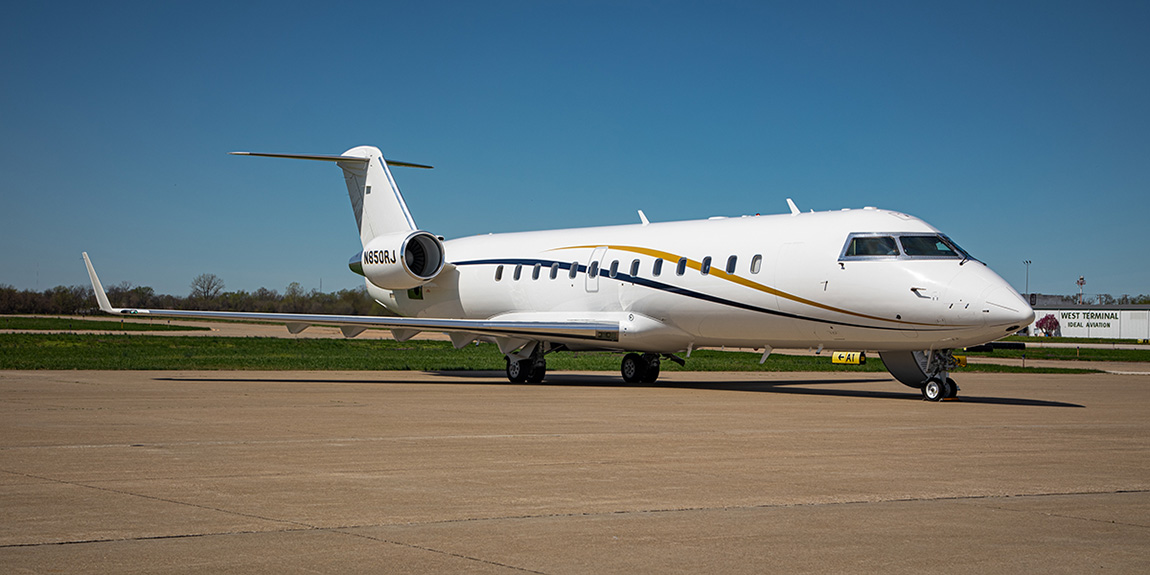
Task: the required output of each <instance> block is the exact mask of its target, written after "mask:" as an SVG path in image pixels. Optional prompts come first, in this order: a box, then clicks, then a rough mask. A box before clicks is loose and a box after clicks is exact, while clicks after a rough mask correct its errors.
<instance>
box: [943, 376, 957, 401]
mask: <svg viewBox="0 0 1150 575" xmlns="http://www.w3.org/2000/svg"><path fill="white" fill-rule="evenodd" d="M946 397H948V398H954V397H958V384H957V383H955V382H954V380H953V379H951V378H949V377H948V378H946Z"/></svg>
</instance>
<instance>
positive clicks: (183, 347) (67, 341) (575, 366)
mask: <svg viewBox="0 0 1150 575" xmlns="http://www.w3.org/2000/svg"><path fill="white" fill-rule="evenodd" d="M619 359H620V356H619V354H610V353H580V354H574V353H556V354H552V355H549V356H548V357H547V368H548V370H549V371H618V370H619ZM662 368H663V370H665V371H820V372H826V371H846V372H852V371H853V372H885V371H886V369H885V367H884V366H883V364H882V361H881V360H879V359H878V358H873V359H868V361H867V363H866V365H862V366H849V365H836V364H832V363H831V362H830V357H828V356H822V357H812V356H788V355H782V354H774V355H772V356H771V357H770V359H768V360H767V362H766V363H765V364H763V365H759V354H757V353H747V352H736V351H717V350H699V351H696V352H694V353H693V354H691V357H690V359H688V360H687V366H686V367H685V368H684V367H680V366H679V365H677V364H675V363H673V362H670V361H663V363H662ZM0 369H125V370H142V369H147V370H171V369H193V370H216V369H238V370H369V371H389V370H418V371H456V370H461V371H468V370H474V371H502V370H503V369H504V360H503V356H502V354H500V353H499V350H498V349H497V348H496V347H495V346H494V345H492V344H479V345H469V346H467V347H465V348H463V349H461V350H456V349H454V348H453V347H452V346H451V344H449V343H448V342H442V341H423V340H412V341H406V342H398V341H394V340H354V339H351V340H339V339H286V338H273V337H211V336H209V337H181V336H150V335H132V334H107V335H95V334H92V335H78V334H0ZM964 369H967V370H970V371H1001V372H1025V373H1090V372H1091V371H1092V370H1066V369H1051V368H1045V369H1032V368H1028V369H1022V368H1018V367H1010V366H995V365H970V366H968V367H966V368H964Z"/></svg>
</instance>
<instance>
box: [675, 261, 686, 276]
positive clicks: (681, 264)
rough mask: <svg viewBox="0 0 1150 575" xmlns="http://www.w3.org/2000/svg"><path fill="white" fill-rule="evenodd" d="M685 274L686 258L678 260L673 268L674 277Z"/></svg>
mask: <svg viewBox="0 0 1150 575" xmlns="http://www.w3.org/2000/svg"><path fill="white" fill-rule="evenodd" d="M686 272H687V258H679V263H678V265H676V266H675V275H679V276H681V275H683V274H684V273H686Z"/></svg>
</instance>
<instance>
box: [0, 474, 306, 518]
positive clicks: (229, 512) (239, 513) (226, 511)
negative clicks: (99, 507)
mask: <svg viewBox="0 0 1150 575" xmlns="http://www.w3.org/2000/svg"><path fill="white" fill-rule="evenodd" d="M0 471H5V472H6V473H13V474H15V475H19V476H22V477H27V478H29V479H39V480H41V481H50V482H52V483H59V484H61V485H71V486H72V487H81V488H84V489H94V490H96V491H103V492H105V493H115V494H118V495H126V496H128V497H139V498H140V499H149V500H151V501H160V502H163V503H171V504H173V505H183V506H186V507H194V508H196V509H205V510H208V511H215V512H217V513H224V514H227V515H235V516H237V517H246V518H248V519H259V520H260V521H270V522H272V523H287V524H290V525H298V526H300V527H303V528H306V529H315V528H316V527H315V526H314V525H311V524H308V523H302V522H300V521H292V520H291V519H275V518H272V517H264V516H262V515H256V514H254V513H244V512H242V511H232V510H229V509H220V508H218V507H212V506H211V505H201V504H199V503H189V502H187V501H179V500H177V499H168V498H166V497H157V496H155V495H144V494H143V493H133V492H131V491H124V490H122V489H112V488H110V487H100V486H98V485H89V484H86V483H79V482H76V481H65V480H63V479H55V478H53V477H44V476H41V475H34V474H31V473H20V472H13V471H6V470H0Z"/></svg>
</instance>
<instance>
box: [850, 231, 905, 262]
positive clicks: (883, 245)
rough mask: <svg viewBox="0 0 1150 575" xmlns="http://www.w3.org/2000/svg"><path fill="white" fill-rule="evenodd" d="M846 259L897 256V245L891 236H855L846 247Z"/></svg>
mask: <svg viewBox="0 0 1150 575" xmlns="http://www.w3.org/2000/svg"><path fill="white" fill-rule="evenodd" d="M843 255H844V256H846V257H859V256H864V257H866V256H872V257H873V256H897V255H898V244H896V243H895V242H894V238H893V237H891V236H856V237H853V238H851V240H850V243H849V244H848V245H847V251H846V253H844V254H843Z"/></svg>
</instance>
